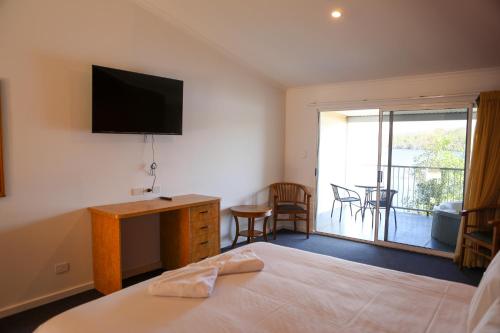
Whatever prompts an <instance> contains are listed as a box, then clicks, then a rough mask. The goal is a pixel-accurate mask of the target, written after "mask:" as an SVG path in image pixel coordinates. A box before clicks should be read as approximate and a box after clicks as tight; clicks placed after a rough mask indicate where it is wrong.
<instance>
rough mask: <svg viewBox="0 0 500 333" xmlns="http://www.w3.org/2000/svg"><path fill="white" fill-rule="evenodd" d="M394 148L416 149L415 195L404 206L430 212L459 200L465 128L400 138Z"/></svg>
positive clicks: (461, 187)
mask: <svg viewBox="0 0 500 333" xmlns="http://www.w3.org/2000/svg"><path fill="white" fill-rule="evenodd" d="M395 147H397V148H403V147H404V148H405V149H418V150H423V152H422V153H421V154H420V155H418V156H417V157H415V158H414V163H415V166H416V168H415V169H414V170H415V171H414V172H415V174H414V179H415V184H414V185H415V186H416V189H417V191H416V196H415V198H412V199H411V200H410V201H412V202H408V203H407V204H409V205H410V206H412V207H414V208H418V209H422V210H432V208H433V207H434V206H435V205H439V204H440V203H441V202H443V201H457V200H462V196H463V181H464V170H463V169H464V161H465V129H454V130H444V129H438V130H435V131H432V132H427V133H424V134H418V135H406V136H400V137H398V138H397V140H395Z"/></svg>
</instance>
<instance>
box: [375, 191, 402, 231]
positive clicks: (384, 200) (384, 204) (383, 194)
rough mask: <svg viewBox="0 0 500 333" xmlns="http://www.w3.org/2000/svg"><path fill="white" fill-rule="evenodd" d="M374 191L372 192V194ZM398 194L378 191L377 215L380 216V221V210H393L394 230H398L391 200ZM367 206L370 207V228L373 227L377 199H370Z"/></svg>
mask: <svg viewBox="0 0 500 333" xmlns="http://www.w3.org/2000/svg"><path fill="white" fill-rule="evenodd" d="M373 192H375V191H372V193H373ZM388 193H390V194H389V202H387V194H388ZM396 193H398V191H396V190H389V191H388V190H385V189H384V190H380V201H379V214H380V220H382V214H381V213H380V210H381V209H386V208H387V207H389V209H391V208H392V209H393V211H394V225H395V227H396V229H397V228H398V220H397V218H396V209H395V208H394V207H393V206H392V199H394V195H395V194H396ZM368 206H369V207H370V212H371V213H372V227H373V216H374V214H373V211H374V210H375V207H376V206H377V199H370V200H368Z"/></svg>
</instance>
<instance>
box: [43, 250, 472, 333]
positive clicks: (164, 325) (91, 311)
mask: <svg viewBox="0 0 500 333" xmlns="http://www.w3.org/2000/svg"><path fill="white" fill-rule="evenodd" d="M247 246H248V247H250V248H252V249H253V250H254V251H255V253H256V254H257V255H258V256H259V257H261V258H262V259H263V260H264V262H265V267H264V270H263V271H261V272H256V273H245V274H236V275H226V276H220V277H219V278H218V279H217V282H216V285H215V290H214V292H213V294H212V296H211V297H210V298H207V299H201V300H200V299H188V298H170V297H155V296H151V295H149V294H148V293H147V285H148V284H149V283H150V281H151V280H149V281H145V282H142V283H139V284H136V285H134V286H132V287H129V288H126V289H123V290H121V291H119V292H116V293H113V294H111V295H108V296H106V297H102V298H100V299H97V300H95V301H92V302H89V303H87V304H83V305H81V306H78V307H76V308H73V309H71V310H69V311H66V312H64V313H62V314H60V315H58V316H56V317H54V318H52V319H51V320H49V321H48V322H46V323H44V324H43V325H41V326H40V327H39V328H38V330H37V331H36V332H37V333H59V332H204V333H210V332H217V333H220V332H403V333H411V332H439V333H446V332H453V333H460V332H465V327H466V325H465V322H466V317H467V309H468V304H469V302H470V299H471V298H472V295H473V293H474V290H475V289H476V288H475V287H471V286H468V285H465V284H460V283H455V282H449V281H443V280H438V279H434V278H429V277H424V276H418V275H413V274H408V273H403V272H398V271H392V270H387V269H383V268H378V267H374V266H369V265H364V264H359V263H354V262H350V261H345V260H342V259H338V258H333V257H329V256H323V255H319V254H314V253H310V252H305V251H300V250H296V249H291V248H286V247H281V246H278V245H272V244H269V243H253V244H250V245H247Z"/></svg>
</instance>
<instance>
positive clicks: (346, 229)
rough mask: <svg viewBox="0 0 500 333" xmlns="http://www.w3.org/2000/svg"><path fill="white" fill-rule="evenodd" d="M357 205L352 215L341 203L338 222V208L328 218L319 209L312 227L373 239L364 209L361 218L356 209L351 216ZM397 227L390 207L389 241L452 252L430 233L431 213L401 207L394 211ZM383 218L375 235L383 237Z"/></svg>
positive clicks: (369, 220)
mask: <svg viewBox="0 0 500 333" xmlns="http://www.w3.org/2000/svg"><path fill="white" fill-rule="evenodd" d="M356 210H357V209H354V207H353V216H351V214H350V212H349V207H348V206H344V210H343V212H342V220H341V221H340V222H339V216H340V208H335V210H334V211H333V217H332V218H330V211H325V212H321V213H320V214H319V215H318V218H317V221H316V231H319V232H324V233H331V234H338V235H342V236H347V237H352V238H359V239H364V240H373V236H374V235H373V233H374V228H372V215H371V214H370V211H369V210H367V211H366V215H365V218H364V221H363V220H362V219H361V214H359V213H358V216H357V219H356V220H355V219H354V213H355V211H356ZM396 214H397V221H398V227H397V229H396V228H395V225H394V214H393V212H392V211H391V214H390V218H389V230H388V233H387V240H388V241H390V242H396V243H402V244H408V245H414V246H420V247H426V248H431V249H436V250H441V251H447V252H453V251H454V250H455V248H454V247H452V246H449V245H447V244H444V243H441V242H439V241H437V240H435V239H433V238H432V237H431V227H432V216H425V215H419V214H412V213H408V212H403V211H399V210H397V211H396ZM384 218H385V216H384V211H382V220H384ZM383 235H384V221H382V223H381V227H380V228H379V239H383Z"/></svg>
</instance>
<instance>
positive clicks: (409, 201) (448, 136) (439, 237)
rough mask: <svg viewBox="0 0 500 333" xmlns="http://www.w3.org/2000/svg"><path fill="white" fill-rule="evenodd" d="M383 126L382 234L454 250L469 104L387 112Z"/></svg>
mask: <svg viewBox="0 0 500 333" xmlns="http://www.w3.org/2000/svg"><path fill="white" fill-rule="evenodd" d="M391 116H392V119H393V121H392V136H391V121H389V119H388V117H391ZM382 126H383V138H384V142H383V144H382V160H381V161H382V165H381V167H382V170H383V172H384V174H385V175H386V179H385V181H384V186H383V187H384V189H381V199H380V206H381V209H380V214H379V216H380V224H379V233H378V239H381V240H384V241H389V242H396V243H401V244H407V245H413V246H420V247H425V248H430V249H435V250H440V251H447V252H453V251H454V250H455V244H456V239H457V235H458V228H459V224H460V215H459V212H460V210H461V209H462V201H463V187H464V168H465V146H466V131H467V109H446V110H421V111H411V112H408V111H391V112H387V113H386V112H384V122H383V124H382ZM391 138H392V140H390V139H391ZM387 189H390V190H391V191H387ZM386 221H388V222H387V223H386Z"/></svg>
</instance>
